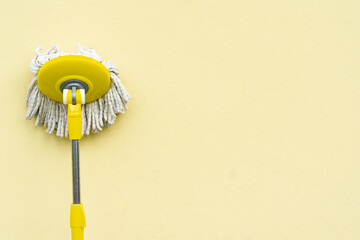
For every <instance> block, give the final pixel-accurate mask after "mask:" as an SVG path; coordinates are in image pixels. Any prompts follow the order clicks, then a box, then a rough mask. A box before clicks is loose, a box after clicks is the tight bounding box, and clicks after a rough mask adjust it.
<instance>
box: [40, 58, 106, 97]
mask: <svg viewBox="0 0 360 240" xmlns="http://www.w3.org/2000/svg"><path fill="white" fill-rule="evenodd" d="M70 80H78V81H81V82H83V83H85V84H86V85H87V87H88V90H87V92H86V94H85V102H86V103H88V102H92V101H95V100H97V99H99V98H101V97H102V96H103V95H104V94H105V93H106V92H107V91H108V89H109V87H110V74H109V71H108V70H107V69H106V67H105V66H104V65H103V64H101V63H100V62H99V61H97V60H95V59H92V58H90V57H85V56H79V55H66V56H61V57H56V58H54V59H51V60H50V61H48V62H46V63H45V64H44V65H43V66H42V67H41V68H40V70H39V73H38V79H37V82H38V86H39V89H40V91H41V92H42V93H44V94H45V95H46V96H47V97H49V98H51V99H52V100H54V101H57V102H63V93H62V91H61V84H63V83H64V82H67V81H70Z"/></svg>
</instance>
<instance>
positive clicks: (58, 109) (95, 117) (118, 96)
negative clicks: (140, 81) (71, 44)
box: [26, 45, 130, 137]
mask: <svg viewBox="0 0 360 240" xmlns="http://www.w3.org/2000/svg"><path fill="white" fill-rule="evenodd" d="M78 48H79V51H77V52H74V53H65V52H62V51H61V50H60V49H59V47H58V46H56V45H54V46H53V47H51V48H50V49H49V50H47V51H46V52H44V53H40V50H41V47H39V48H37V49H36V50H35V51H36V56H35V57H34V58H33V60H32V61H31V64H30V66H29V70H30V71H31V72H33V73H34V77H33V80H32V81H31V83H30V85H29V88H28V91H27V95H26V106H27V107H28V110H27V113H26V118H27V119H31V118H33V117H35V116H36V120H35V125H43V126H44V127H46V126H47V129H46V132H47V133H49V134H51V133H52V132H54V131H56V135H57V136H59V137H68V129H67V117H66V115H67V106H66V105H64V104H63V103H59V102H56V101H54V100H52V99H50V98H48V97H46V96H45V95H44V94H43V93H42V92H41V91H40V89H39V87H38V85H37V74H38V72H39V70H40V68H41V66H42V65H43V64H44V63H46V62H47V61H49V60H51V59H53V58H56V57H60V56H64V55H82V56H86V57H91V58H93V59H95V60H97V61H99V62H100V63H102V64H103V65H104V66H105V67H106V68H107V69H108V71H109V73H110V79H111V83H110V88H109V90H108V91H107V93H106V94H105V95H104V96H103V97H101V98H99V99H98V100H96V101H94V102H90V103H86V104H84V105H83V106H82V109H81V111H82V114H83V127H82V136H84V135H85V134H86V135H89V134H90V133H98V132H100V131H102V129H103V127H109V126H111V125H112V124H113V123H114V121H115V119H116V117H117V115H118V114H120V113H124V112H125V110H127V106H126V104H127V102H128V101H129V100H130V95H129V94H128V92H127V91H126V89H125V87H124V86H123V85H122V83H121V81H120V78H119V70H118V68H117V67H116V66H115V64H114V63H112V62H106V61H102V60H101V57H100V56H99V55H98V54H97V53H96V51H95V50H93V49H91V48H89V49H85V48H82V47H81V46H80V45H78Z"/></svg>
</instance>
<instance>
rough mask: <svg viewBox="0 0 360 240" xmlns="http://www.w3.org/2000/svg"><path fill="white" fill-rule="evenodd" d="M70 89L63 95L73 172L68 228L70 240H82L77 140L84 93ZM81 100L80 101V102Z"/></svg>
mask: <svg viewBox="0 0 360 240" xmlns="http://www.w3.org/2000/svg"><path fill="white" fill-rule="evenodd" d="M81 92H82V91H80V90H77V89H76V88H75V87H72V89H71V90H69V91H68V92H65V93H64V99H66V100H65V101H64V103H67V104H68V114H67V121H68V129H69V138H70V139H71V142H72V170H73V174H72V175H73V204H71V207H70V227H71V239H72V240H84V227H85V226H86V221H85V213H84V208H83V205H82V203H81V201H80V171H79V139H81V129H82V112H81V104H80V103H85V100H84V99H81V98H82V96H81V95H84V93H81ZM80 99H81V100H80Z"/></svg>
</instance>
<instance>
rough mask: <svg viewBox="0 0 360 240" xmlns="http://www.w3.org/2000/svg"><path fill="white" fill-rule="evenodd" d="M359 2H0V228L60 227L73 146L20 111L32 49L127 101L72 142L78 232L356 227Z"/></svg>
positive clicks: (13, 234) (246, 232) (3, 232)
mask: <svg viewBox="0 0 360 240" xmlns="http://www.w3.org/2000/svg"><path fill="white" fill-rule="evenodd" d="M359 11H360V2H359V1H355V0H349V1H340V0H334V1H325V0H319V1H316V0H315V1H314V0H297V1H296V0H294V1H287V0H274V1H264V0H254V1H245V0H244V1H238V0H225V1H219V0H218V1H213V0H210V1H198V0H195V1H188V0H185V1H173V0H166V1H165V0H160V1H145V0H139V1H130V0H125V1H116V0H103V1H99V0H96V1H94V0H87V1H76V0H75V1H70V0H63V1H38V0H33V1H25V0H19V1H8V0H3V1H1V2H0V32H1V38H0V43H1V44H0V56H1V57H0V66H1V70H0V107H1V111H2V113H1V120H0V126H1V132H0V133H1V134H0V191H1V197H0V239H2V240H24V239H36V240H49V239H52V240H63V239H70V229H69V207H70V203H71V200H72V197H71V194H72V189H71V187H72V185H71V146H70V142H69V141H68V140H65V139H59V138H57V137H56V136H55V135H48V134H46V133H45V130H44V129H43V128H42V127H35V126H34V121H33V120H30V121H29V120H25V111H26V108H25V106H24V103H25V101H24V99H25V94H26V89H27V86H28V84H29V83H30V81H31V78H32V74H31V73H30V72H29V71H28V65H29V62H30V60H31V59H32V57H33V56H34V49H35V48H36V47H37V46H38V45H42V46H43V48H44V50H45V49H48V48H49V47H50V46H51V45H52V44H58V45H59V46H60V47H61V48H62V49H63V50H65V51H74V50H75V49H76V44H77V43H81V44H82V45H83V46H84V47H90V46H91V47H93V48H95V49H96V50H97V51H98V53H99V54H101V55H102V57H103V58H104V59H106V60H112V61H113V62H115V63H116V64H117V65H118V66H119V68H120V77H121V79H122V81H123V83H124V85H125V86H126V87H127V89H128V91H129V93H130V94H131V95H132V97H133V99H132V100H131V102H130V103H129V111H128V112H127V113H126V114H125V115H123V116H121V117H120V118H118V119H117V121H116V123H115V124H114V125H113V126H112V127H111V128H109V129H107V130H105V131H104V132H102V133H101V134H98V135H92V136H89V137H86V138H84V139H83V140H82V141H81V144H80V145H81V146H80V147H81V191H82V201H83V203H84V207H85V213H86V217H87V228H86V230H85V231H86V233H85V234H86V239H87V240H100V239H124V240H125V239H126V240H139V239H144V240H239V239H243V240H250V239H253V240H255V239H256V240H259V239H265V240H267V239H269V240H270V239H271V240H277V239H292V240H303V239H306V240H344V239H347V240H355V239H359V238H360V230H359V229H360V204H359V203H360V174H359V172H360V160H359V157H360V147H359V144H360V98H359V96H360V81H359V78H360V68H359V66H358V65H359V63H360V28H359V27H360V26H359V22H360V17H359Z"/></svg>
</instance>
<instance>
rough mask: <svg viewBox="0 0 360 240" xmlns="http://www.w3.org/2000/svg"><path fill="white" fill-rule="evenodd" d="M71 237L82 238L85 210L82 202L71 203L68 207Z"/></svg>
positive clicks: (75, 239)
mask: <svg viewBox="0 0 360 240" xmlns="http://www.w3.org/2000/svg"><path fill="white" fill-rule="evenodd" d="M70 227H71V239H72V240H83V239H84V227H86V221H85V212H84V207H83V205H82V203H80V204H71V208H70Z"/></svg>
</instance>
